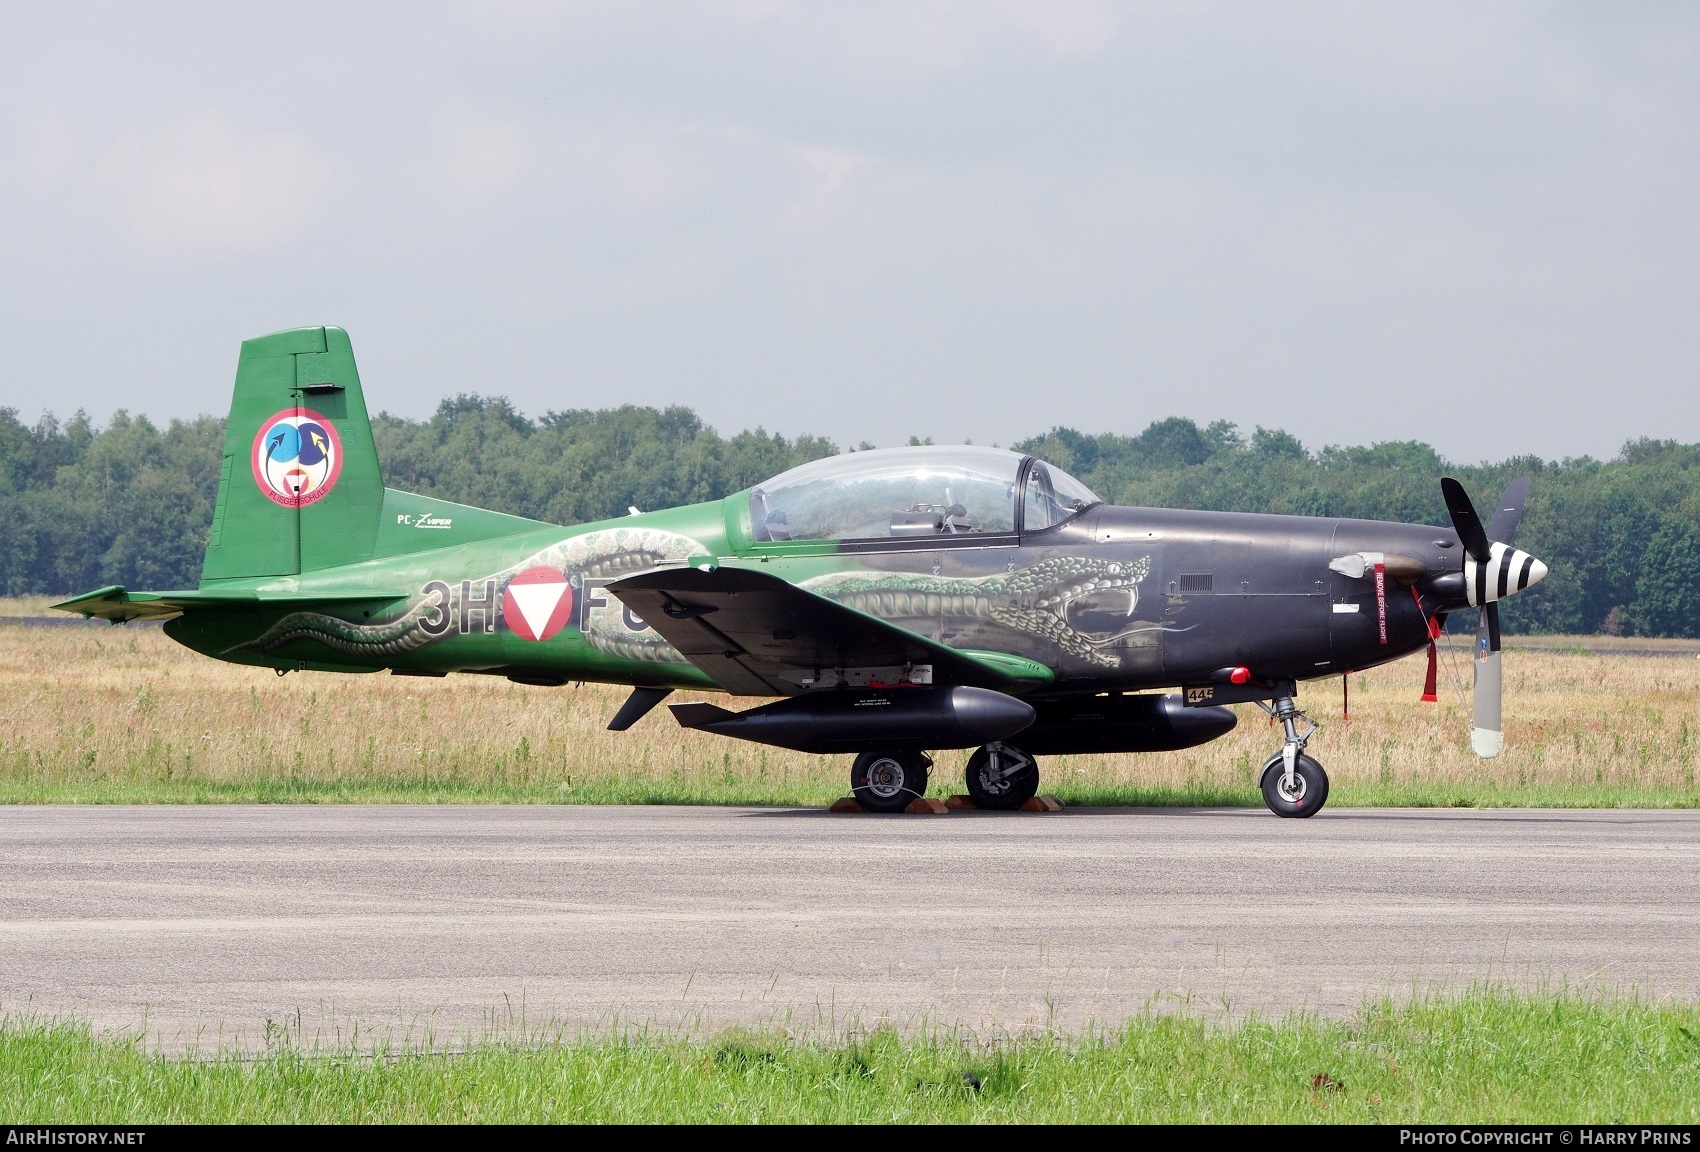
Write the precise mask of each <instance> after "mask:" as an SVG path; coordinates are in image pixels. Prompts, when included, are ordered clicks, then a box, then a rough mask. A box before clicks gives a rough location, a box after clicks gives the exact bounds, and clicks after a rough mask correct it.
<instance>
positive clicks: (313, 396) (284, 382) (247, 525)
mask: <svg viewBox="0 0 1700 1152" xmlns="http://www.w3.org/2000/svg"><path fill="white" fill-rule="evenodd" d="M383 504H384V480H383V474H382V473H381V472H380V471H379V469H378V450H377V448H376V446H375V445H374V444H373V443H372V424H371V421H370V420H369V419H368V417H367V415H366V399H365V397H364V395H362V393H361V391H360V375H359V373H358V372H356V371H355V367H354V351H353V348H352V347H351V346H350V345H349V342H348V333H346V332H344V331H343V330H342V329H341V328H292V329H289V330H288V331H285V332H274V333H272V334H271V335H269V336H260V337H257V338H256V339H253V340H246V341H243V343H242V356H241V359H240V360H239V361H238V362H237V365H236V394H235V396H234V397H233V398H232V400H231V402H230V423H229V426H228V428H227V429H226V431H225V440H224V463H223V467H222V471H221V473H220V477H219V485H218V505H217V508H216V510H215V511H214V513H213V523H212V532H211V534H210V535H209V536H208V539H207V555H206V562H205V564H204V566H203V567H202V569H201V579H202V581H203V582H205V581H210V580H227V579H232V578H236V577H245V576H288V575H294V574H296V573H301V572H312V571H315V570H317V569H320V568H331V567H335V566H336V565H339V564H353V563H357V562H359V561H362V560H368V559H371V557H372V555H373V552H374V548H375V546H376V543H377V538H378V523H379V517H380V515H381V514H382V511H383Z"/></svg>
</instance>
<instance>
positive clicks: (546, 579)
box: [502, 568, 573, 640]
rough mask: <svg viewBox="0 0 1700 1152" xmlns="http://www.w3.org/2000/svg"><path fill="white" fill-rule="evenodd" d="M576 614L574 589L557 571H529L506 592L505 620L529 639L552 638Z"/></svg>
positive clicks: (532, 569)
mask: <svg viewBox="0 0 1700 1152" xmlns="http://www.w3.org/2000/svg"><path fill="white" fill-rule="evenodd" d="M572 614H573V590H572V587H571V585H569V584H568V583H567V578H566V577H565V576H563V575H561V574H560V573H559V572H557V571H555V570H554V569H553V568H527V569H526V570H525V571H524V572H521V573H520V574H519V575H518V576H515V577H514V578H513V579H512V580H509V581H508V587H507V590H506V591H504V592H503V593H502V619H503V620H504V621H506V622H507V625H508V627H509V628H512V629H513V630H514V634H515V635H517V636H523V637H524V638H525V639H527V640H547V639H549V637H551V636H553V635H554V634H555V633H557V632H559V631H560V630H561V629H563V628H565V627H566V626H567V620H568V618H569V617H571V616H572Z"/></svg>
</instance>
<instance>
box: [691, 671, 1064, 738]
mask: <svg viewBox="0 0 1700 1152" xmlns="http://www.w3.org/2000/svg"><path fill="white" fill-rule="evenodd" d="M669 708H670V710H671V711H672V713H673V716H674V718H675V719H676V720H678V721H679V723H680V725H682V726H683V727H686V728H696V729H700V730H701V731H704V732H713V733H715V734H717V735H720V736H731V737H733V738H735V739H738V740H753V741H755V742H756V743H758V744H773V745H776V746H778V747H780V748H794V749H796V750H797V751H798V752H817V753H830V752H864V751H882V752H883V751H899V750H902V749H911V748H912V749H917V750H918V749H923V748H973V747H976V746H978V745H980V744H989V743H991V742H992V741H994V740H1007V739H1009V738H1010V737H1012V736H1014V735H1015V734H1016V733H1017V732H1020V731H1021V730H1022V729H1023V728H1026V727H1027V726H1028V725H1029V724H1031V723H1033V716H1034V712H1033V706H1032V705H1031V704H1028V703H1026V702H1025V701H1022V700H1017V699H1016V698H1015V697H1013V696H1006V695H1004V694H1003V693H1002V692H993V691H992V690H991V689H989V688H969V687H962V686H958V687H954V688H893V689H887V690H881V691H858V690H851V689H842V690H839V691H830V692H820V693H813V694H810V695H806V696H792V697H790V698H789V699H785V700H779V701H776V702H775V703H772V704H765V705H763V706H762V707H760V708H752V709H750V710H749V711H748V712H731V711H728V710H727V709H725V708H720V707H717V706H715V705H713V704H672V705H669Z"/></svg>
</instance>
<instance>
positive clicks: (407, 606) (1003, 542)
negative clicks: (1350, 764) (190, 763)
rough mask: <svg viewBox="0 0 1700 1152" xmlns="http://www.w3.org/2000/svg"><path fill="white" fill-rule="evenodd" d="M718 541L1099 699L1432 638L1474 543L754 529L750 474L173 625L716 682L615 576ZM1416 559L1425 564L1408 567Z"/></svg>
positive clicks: (1365, 525) (1149, 529) (184, 631)
mask: <svg viewBox="0 0 1700 1152" xmlns="http://www.w3.org/2000/svg"><path fill="white" fill-rule="evenodd" d="M387 495H388V499H387V500H386V506H385V528H386V531H388V532H390V533H391V534H392V535H394V536H396V537H397V538H398V539H399V538H401V537H403V536H406V537H408V539H407V541H406V542H407V543H408V544H409V545H410V546H413V547H416V546H417V536H415V535H412V534H415V533H420V532H434V533H438V534H440V535H442V536H443V537H444V538H445V540H452V539H453V536H454V533H455V523H454V521H455V509H454V508H453V506H448V505H443V504H441V503H440V502H435V501H430V500H427V499H426V498H423V497H408V496H406V495H404V494H400V493H389V494H387ZM410 501H411V504H410ZM391 503H393V505H394V507H393V508H392V507H391V506H390V505H391ZM415 505H416V507H415ZM464 511H466V512H472V511H473V510H470V509H467V510H464ZM445 521H446V522H447V523H446V524H445V523H444V522H445ZM485 530H486V531H488V529H487V528H486V529H485ZM397 547H398V548H399V547H400V545H397ZM382 551H384V549H383V548H382V538H380V552H382ZM1352 553H1385V554H1392V555H1398V556H1401V557H1404V558H1406V561H1405V563H1406V569H1407V570H1404V571H1402V572H1401V573H1400V575H1401V577H1403V578H1404V580H1405V582H1403V583H1401V581H1400V580H1399V579H1395V578H1393V577H1392V576H1389V575H1386V574H1385V573H1384V574H1383V578H1382V580H1381V581H1380V582H1379V586H1378V582H1377V580H1376V578H1375V576H1374V574H1373V573H1366V574H1365V575H1364V576H1361V577H1357V578H1353V577H1350V576H1348V575H1345V574H1342V573H1341V572H1339V571H1335V570H1332V569H1331V568H1330V561H1331V560H1333V559H1334V558H1336V557H1339V556H1342V555H1346V554H1352ZM708 561H712V562H713V563H714V564H716V565H720V566H730V567H737V566H750V567H754V568H758V569H760V570H761V571H764V572H767V573H770V574H772V575H774V576H778V577H781V578H783V579H785V580H787V581H788V582H791V583H793V584H796V585H799V586H800V587H802V588H805V589H807V590H809V591H811V592H814V593H816V594H818V595H821V596H825V597H828V598H830V599H833V600H836V601H838V602H839V603H842V604H844V605H846V606H848V607H851V608H853V609H855V610H857V611H859V612H863V613H866V614H867V615H870V616H873V617H876V618H879V619H881V620H884V621H887V622H889V623H891V624H894V625H896V626H898V627H900V628H903V629H906V630H909V631H911V632H914V633H917V634H919V635H922V636H925V637H927V638H928V639H932V640H935V641H938V642H940V643H943V644H945V645H948V646H951V647H955V648H961V649H970V650H974V651H980V652H987V651H990V652H1002V653H1008V654H1010V655H1012V656H1019V657H1022V658H1024V659H1026V660H1029V661H1033V662H1035V663H1037V664H1038V665H1042V666H1043V667H1044V668H1045V669H1048V670H1049V671H1050V677H1049V678H1048V682H1045V681H1036V682H1035V683H1034V685H1033V688H1034V691H1035V692H1036V693H1038V694H1041V695H1083V694H1092V693H1097V692H1103V691H1106V690H1135V689H1151V688H1162V687H1169V686H1177V685H1186V684H1195V683H1203V682H1207V681H1209V680H1210V679H1211V678H1212V676H1216V675H1218V674H1219V673H1220V672H1221V671H1222V670H1223V669H1227V668H1236V667H1238V668H1245V669H1249V671H1250V672H1251V673H1252V674H1253V675H1254V676H1256V677H1257V678H1259V679H1269V680H1273V679H1281V680H1295V681H1297V680H1305V679H1310V678H1314V677H1318V676H1326V675H1330V674H1334V673H1338V672H1342V671H1350V670H1357V669H1361V668H1367V667H1371V666H1374V665H1376V664H1381V663H1385V662H1386V661H1389V660H1393V659H1397V658H1399V657H1401V656H1403V655H1405V654H1407V653H1409V652H1411V651H1413V650H1415V649H1418V648H1420V647H1422V646H1423V645H1424V644H1425V643H1426V642H1427V639H1428V635H1429V625H1428V619H1429V617H1430V616H1431V615H1432V614H1434V613H1435V612H1437V611H1442V612H1443V611H1445V610H1446V609H1447V608H1448V607H1449V606H1455V605H1448V604H1447V603H1445V602H1443V601H1441V600H1440V599H1438V598H1436V597H1434V596H1432V595H1431V596H1429V597H1428V598H1427V599H1426V600H1425V599H1424V588H1425V582H1426V581H1429V580H1431V579H1432V577H1434V576H1439V575H1443V574H1445V573H1448V572H1457V571H1458V570H1459V568H1460V564H1461V557H1460V550H1459V546H1458V540H1457V536H1456V534H1455V533H1454V532H1453V530H1451V529H1448V528H1437V527H1430V526H1423V525H1407V524H1394V523H1382V522H1376V521H1363V520H1343V519H1331V518H1311V517H1295V516H1271V515H1256V514H1244V513H1224V512H1198V511H1180V510H1171V509H1154V508H1131V507H1117V506H1110V505H1102V504H1100V505H1096V506H1093V507H1090V508H1087V509H1085V510H1084V511H1082V512H1079V513H1078V514H1076V515H1073V516H1071V517H1070V518H1068V519H1066V520H1065V521H1064V522H1062V523H1060V524H1057V525H1054V526H1051V527H1047V528H1044V529H1042V530H1039V531H1032V532H1015V531H1009V532H991V533H983V532H981V533H976V532H966V533H961V534H943V535H928V536H911V537H904V538H893V539H884V540H860V541H853V542H845V541H807V540H805V541H798V540H764V541H758V540H756V539H755V538H754V533H752V530H751V524H750V496H749V494H748V493H738V494H735V495H733V496H730V497H727V498H726V499H725V500H721V501H713V502H710V503H704V504H697V505H690V506H686V507H681V508H675V509H669V510H666V511H660V512H654V513H648V514H642V515H633V516H628V517H622V518H620V519H618V520H612V521H604V522H601V523H596V524H588V525H582V526H578V527H572V528H536V529H529V530H526V531H521V532H517V533H513V534H505V535H495V536H493V537H489V538H484V539H477V540H471V541H469V542H466V543H462V544H454V543H445V545H444V546H442V547H437V548H431V549H427V550H424V551H397V552H396V553H395V554H392V555H382V554H380V555H378V556H377V557H375V558H374V559H372V560H369V561H365V562H363V563H359V564H350V565H345V566H341V567H334V568H326V569H322V570H319V571H315V572H311V573H307V574H304V575H297V576H289V577H283V578H252V579H246V580H238V581H229V582H224V583H223V584H222V585H221V587H224V588H226V589H227V590H228V591H232V592H236V591H252V592H253V593H254V594H255V596H256V602H255V604H254V606H253V608H252V609H251V610H245V611H243V610H235V611H228V612H220V613H203V614H194V615H188V616H184V617H180V618H178V619H176V620H172V621H170V622H168V624H167V630H168V632H169V634H170V635H172V636H173V637H174V638H175V639H177V640H179V641H181V642H182V643H184V644H186V645H188V646H189V647H191V648H194V649H196V650H197V651H201V652H204V653H206V654H208V655H212V656H216V657H219V658H221V659H226V660H233V661H237V662H240V663H248V664H260V665H267V666H272V667H277V668H297V667H300V668H314V669H322V670H335V671H347V672H360V671H379V670H382V669H386V668H387V669H391V670H394V671H395V672H397V673H400V674H416V675H437V674H444V673H448V672H471V673H484V674H493V675H503V676H507V677H509V678H512V679H514V680H518V681H521V682H526V683H537V684H560V683H565V682H568V681H605V682H611V683H620V684H641V685H652V686H657V687H669V688H679V689H698V690H709V691H713V690H716V689H717V687H718V686H717V685H716V684H715V683H714V681H713V680H711V679H710V678H709V677H708V676H706V675H705V674H704V673H703V672H702V671H700V670H699V669H698V668H697V667H696V666H694V665H693V664H692V663H691V662H690V661H688V660H686V659H685V658H684V657H682V656H681V655H680V654H679V653H678V652H677V651H676V650H675V649H673V647H672V646H671V645H670V644H668V643H667V642H666V641H665V640H663V639H662V638H661V637H660V636H659V635H658V634H657V633H656V632H655V630H654V629H653V628H651V627H649V625H648V624H647V623H646V622H645V621H644V620H643V619H642V618H641V617H639V616H638V615H636V614H635V613H634V612H633V611H632V610H631V609H630V608H628V607H627V606H626V605H624V604H623V603H622V602H621V601H620V600H619V599H618V598H617V596H615V595H613V594H611V593H609V592H608V591H607V590H606V589H607V585H609V584H610V583H613V582H615V581H617V580H619V579H621V578H622V577H625V576H629V575H632V574H635V573H637V572H640V571H645V570H649V569H654V568H657V567H665V566H670V565H687V564H690V565H695V564H699V563H703V562H708ZM1411 561H1417V562H1420V564H1421V566H1422V569H1423V572H1424V575H1423V576H1422V577H1420V578H1417V579H1410V578H1409V577H1410V576H1411V572H1410V571H1409V569H1410V562H1411ZM368 596H369V598H367V597H368ZM291 602H293V603H291ZM306 602H310V603H311V604H312V607H311V608H307V609H303V608H302V607H300V605H302V604H303V603H306ZM333 605H334V606H333Z"/></svg>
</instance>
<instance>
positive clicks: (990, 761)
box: [968, 741, 1039, 812]
mask: <svg viewBox="0 0 1700 1152" xmlns="http://www.w3.org/2000/svg"><path fill="white" fill-rule="evenodd" d="M1037 791H1039V764H1038V762H1037V761H1035V760H1034V759H1033V757H1031V756H1029V755H1028V754H1027V753H1025V752H1023V751H1022V750H1021V749H1019V748H1017V747H1015V746H1014V745H1013V744H1005V743H1003V742H1001V741H1000V742H998V743H995V744H987V745H986V746H985V747H983V748H977V749H975V751H974V755H972V756H970V757H968V796H969V798H970V799H972V800H973V801H974V807H976V808H991V809H995V810H1001V811H1005V812H1011V811H1014V810H1015V809H1017V808H1019V807H1021V806H1022V805H1023V804H1025V803H1026V802H1027V801H1029V800H1031V799H1032V798H1033V794H1034V793H1036V792H1037Z"/></svg>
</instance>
